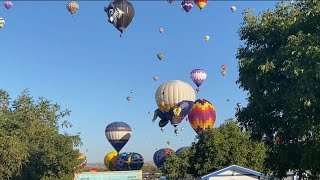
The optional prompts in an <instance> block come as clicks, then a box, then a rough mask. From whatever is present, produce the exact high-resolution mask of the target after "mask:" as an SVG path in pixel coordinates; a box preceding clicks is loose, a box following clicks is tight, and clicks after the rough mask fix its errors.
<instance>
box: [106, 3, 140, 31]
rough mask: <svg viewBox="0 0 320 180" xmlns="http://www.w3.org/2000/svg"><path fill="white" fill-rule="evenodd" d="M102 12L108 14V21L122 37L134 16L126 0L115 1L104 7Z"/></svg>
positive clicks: (131, 6)
mask: <svg viewBox="0 0 320 180" xmlns="http://www.w3.org/2000/svg"><path fill="white" fill-rule="evenodd" d="M104 11H105V12H106V13H107V14H108V21H109V22H110V23H112V24H113V25H114V27H116V28H117V29H118V31H120V32H121V34H120V37H122V34H123V33H124V31H125V30H126V28H127V27H128V26H129V25H130V23H131V21H132V19H133V17H134V15H135V11H134V7H133V5H132V4H131V3H130V2H128V1H127V0H115V1H113V2H111V3H110V4H109V6H108V7H104Z"/></svg>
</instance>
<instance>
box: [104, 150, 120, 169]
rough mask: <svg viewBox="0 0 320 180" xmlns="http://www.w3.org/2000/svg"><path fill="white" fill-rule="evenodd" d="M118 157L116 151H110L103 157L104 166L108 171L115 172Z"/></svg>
mask: <svg viewBox="0 0 320 180" xmlns="http://www.w3.org/2000/svg"><path fill="white" fill-rule="evenodd" d="M117 157H118V152H117V151H112V152H109V153H108V154H107V155H106V156H105V157H104V161H103V162H104V165H105V167H106V168H107V169H108V170H109V171H116V170H117V161H116V159H117Z"/></svg>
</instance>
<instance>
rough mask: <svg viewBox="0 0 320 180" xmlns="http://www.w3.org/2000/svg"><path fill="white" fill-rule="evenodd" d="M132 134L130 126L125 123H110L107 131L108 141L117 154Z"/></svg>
mask: <svg viewBox="0 0 320 180" xmlns="http://www.w3.org/2000/svg"><path fill="white" fill-rule="evenodd" d="M131 133H132V131H131V128H130V126H129V125H128V124H127V123H124V122H113V123H110V124H109V125H108V126H107V127H106V129H105V134H106V137H107V139H108V141H109V142H110V144H111V145H112V146H113V148H114V149H115V150H116V151H117V152H119V151H120V150H121V149H122V148H123V147H124V146H125V145H126V144H127V142H128V141H129V139H130V137H131Z"/></svg>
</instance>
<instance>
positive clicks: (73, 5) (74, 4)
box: [67, 1, 79, 14]
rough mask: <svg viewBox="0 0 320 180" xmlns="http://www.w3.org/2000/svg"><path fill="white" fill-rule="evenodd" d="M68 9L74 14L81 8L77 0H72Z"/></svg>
mask: <svg viewBox="0 0 320 180" xmlns="http://www.w3.org/2000/svg"><path fill="white" fill-rule="evenodd" d="M67 10H68V11H69V12H70V14H74V13H76V12H77V11H78V10H79V4H78V3H77V2H75V1H71V2H69V3H68V4H67Z"/></svg>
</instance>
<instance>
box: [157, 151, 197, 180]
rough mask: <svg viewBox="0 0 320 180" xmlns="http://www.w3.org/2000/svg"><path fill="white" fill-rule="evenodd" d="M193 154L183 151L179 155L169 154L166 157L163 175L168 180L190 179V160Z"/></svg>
mask: <svg viewBox="0 0 320 180" xmlns="http://www.w3.org/2000/svg"><path fill="white" fill-rule="evenodd" d="M190 156H191V152H190V151H188V150H183V151H182V152H181V153H180V154H179V155H176V154H175V153H168V154H167V155H166V162H165V163H164V165H163V166H162V168H161V170H162V173H163V174H165V175H166V176H167V177H168V179H190V178H192V175H191V174H190V173H189V172H188V170H189V168H190V163H189V158H190Z"/></svg>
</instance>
